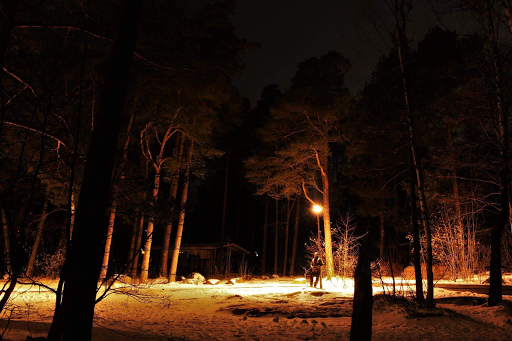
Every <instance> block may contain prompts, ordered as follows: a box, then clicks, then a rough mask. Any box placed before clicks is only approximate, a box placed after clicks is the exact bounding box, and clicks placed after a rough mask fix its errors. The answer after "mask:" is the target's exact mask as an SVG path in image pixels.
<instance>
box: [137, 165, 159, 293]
mask: <svg viewBox="0 0 512 341" xmlns="http://www.w3.org/2000/svg"><path fill="white" fill-rule="evenodd" d="M160 172H161V169H160V167H158V168H157V169H155V181H154V182H153V195H152V198H151V209H152V210H154V208H155V205H156V201H157V199H158V192H159V190H160ZM154 226H155V214H154V213H153V212H152V213H151V215H150V216H149V220H148V227H147V228H146V241H145V243H144V254H143V255H142V265H141V267H140V281H141V282H142V283H143V282H145V281H147V279H148V276H149V261H150V259H151V245H152V243H153V230H154Z"/></svg>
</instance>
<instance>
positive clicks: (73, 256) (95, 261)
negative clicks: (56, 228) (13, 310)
mask: <svg viewBox="0 0 512 341" xmlns="http://www.w3.org/2000/svg"><path fill="white" fill-rule="evenodd" d="M141 3H142V1H141V0H133V1H125V3H124V6H123V15H122V19H121V25H120V27H119V31H118V34H117V37H116V39H115V41H114V44H113V49H112V56H111V58H110V70H109V72H108V73H106V75H105V83H104V84H105V85H104V88H103V91H102V93H101V95H100V98H99V102H98V111H97V117H96V122H95V129H94V132H93V136H92V140H91V145H90V148H89V152H88V154H87V161H86V165H85V171H84V177H83V184H82V189H81V192H80V196H79V199H78V205H77V210H76V217H75V226H74V229H73V238H72V244H71V249H70V250H69V253H68V254H67V257H69V258H68V259H67V266H68V268H67V272H66V274H65V279H64V280H65V283H64V291H63V295H62V303H61V309H58V311H59V315H58V316H55V317H54V320H53V323H52V327H51V330H50V333H49V335H48V338H49V339H50V340H59V341H60V340H77V341H81V340H84V341H85V340H87V341H89V340H91V331H92V323H93V316H94V306H95V302H96V289H97V285H98V278H99V275H100V271H101V263H102V260H103V252H104V250H105V249H104V247H105V238H106V233H107V224H106V221H105V216H106V214H107V210H108V204H109V197H110V187H111V180H112V171H113V167H114V157H115V152H116V147H117V140H118V138H119V132H120V128H121V123H122V113H123V109H124V103H125V99H126V89H127V83H128V79H129V74H130V68H131V60H132V56H133V51H134V48H135V40H136V36H137V24H138V19H139V16H140V11H141Z"/></svg>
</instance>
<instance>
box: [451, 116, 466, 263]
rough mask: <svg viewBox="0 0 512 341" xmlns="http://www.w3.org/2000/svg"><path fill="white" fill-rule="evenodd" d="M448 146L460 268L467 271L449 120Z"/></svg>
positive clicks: (455, 160)
mask: <svg viewBox="0 0 512 341" xmlns="http://www.w3.org/2000/svg"><path fill="white" fill-rule="evenodd" d="M447 121H448V146H449V147H450V168H451V171H452V187H453V199H454V201H455V215H456V218H457V235H458V243H459V257H460V260H459V261H460V262H462V263H461V264H460V266H463V267H464V269H462V270H465V268H466V267H465V263H466V262H465V261H464V260H465V258H466V248H465V233H464V224H463V223H462V209H461V204H460V195H459V182H458V180H457V166H456V164H457V157H456V155H455V148H454V145H453V132H452V122H451V120H450V119H449V118H448V119H447Z"/></svg>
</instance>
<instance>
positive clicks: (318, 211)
mask: <svg viewBox="0 0 512 341" xmlns="http://www.w3.org/2000/svg"><path fill="white" fill-rule="evenodd" d="M322 211H323V207H322V206H320V205H313V212H315V214H316V226H317V227H318V235H317V243H318V254H319V255H320V254H321V251H322V244H321V243H320V214H321V213H322ZM320 289H322V267H320Z"/></svg>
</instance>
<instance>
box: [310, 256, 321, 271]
mask: <svg viewBox="0 0 512 341" xmlns="http://www.w3.org/2000/svg"><path fill="white" fill-rule="evenodd" d="M322 265H324V262H322V258H320V257H315V258H313V260H311V271H312V272H320V270H321V269H322Z"/></svg>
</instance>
